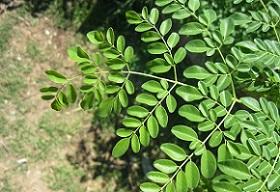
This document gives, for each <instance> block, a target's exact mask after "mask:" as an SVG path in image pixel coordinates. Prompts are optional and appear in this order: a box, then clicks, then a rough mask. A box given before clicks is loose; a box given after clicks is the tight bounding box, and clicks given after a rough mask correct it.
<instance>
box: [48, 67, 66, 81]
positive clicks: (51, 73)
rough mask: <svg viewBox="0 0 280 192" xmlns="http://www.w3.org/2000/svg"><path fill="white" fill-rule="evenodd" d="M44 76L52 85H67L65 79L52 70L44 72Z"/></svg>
mask: <svg viewBox="0 0 280 192" xmlns="http://www.w3.org/2000/svg"><path fill="white" fill-rule="evenodd" d="M46 74H47V76H48V78H49V80H51V81H52V82H54V83H59V84H64V83H67V78H66V77H65V76H63V75H62V74H60V73H58V72H56V71H54V70H48V71H46Z"/></svg>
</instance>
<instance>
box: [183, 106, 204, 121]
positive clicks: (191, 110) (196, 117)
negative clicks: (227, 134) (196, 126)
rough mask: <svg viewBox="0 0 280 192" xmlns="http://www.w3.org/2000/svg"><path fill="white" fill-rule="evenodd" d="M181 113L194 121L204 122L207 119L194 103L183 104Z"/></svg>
mask: <svg viewBox="0 0 280 192" xmlns="http://www.w3.org/2000/svg"><path fill="white" fill-rule="evenodd" d="M179 115H180V116H182V117H185V118H186V119H188V120H189V121H192V122H202V121H204V120H205V118H204V117H202V116H201V114H200V112H199V110H198V109H197V108H196V107H195V106H193V105H183V106H182V107H180V108H179Z"/></svg>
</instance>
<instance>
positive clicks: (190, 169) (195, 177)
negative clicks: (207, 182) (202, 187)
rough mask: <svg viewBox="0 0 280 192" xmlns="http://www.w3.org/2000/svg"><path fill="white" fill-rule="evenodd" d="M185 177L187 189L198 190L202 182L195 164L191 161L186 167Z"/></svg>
mask: <svg viewBox="0 0 280 192" xmlns="http://www.w3.org/2000/svg"><path fill="white" fill-rule="evenodd" d="M185 175H186V182H187V187H188V188H191V189H194V188H196V187H197V186H198V184H199V181H200V173H199V170H198V168H197V166H196V164H195V163H194V162H192V161H190V162H188V163H187V165H186V167H185Z"/></svg>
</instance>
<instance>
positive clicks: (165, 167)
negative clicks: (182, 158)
mask: <svg viewBox="0 0 280 192" xmlns="http://www.w3.org/2000/svg"><path fill="white" fill-rule="evenodd" d="M154 167H155V168H156V169H158V170H159V171H161V172H163V173H166V174H171V173H174V172H175V171H176V170H177V164H176V163H175V162H174V161H172V160H169V159H159V160H156V161H155V162H154Z"/></svg>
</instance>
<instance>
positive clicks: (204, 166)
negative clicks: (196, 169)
mask: <svg viewBox="0 0 280 192" xmlns="http://www.w3.org/2000/svg"><path fill="white" fill-rule="evenodd" d="M200 169H201V174H202V175H203V177H205V178H208V179H209V178H212V177H213V176H214V175H215V173H216V169H217V163H216V158H215V156H214V155H213V153H212V152H211V151H208V150H206V151H204V153H203V154H202V156H201V167H200Z"/></svg>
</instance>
